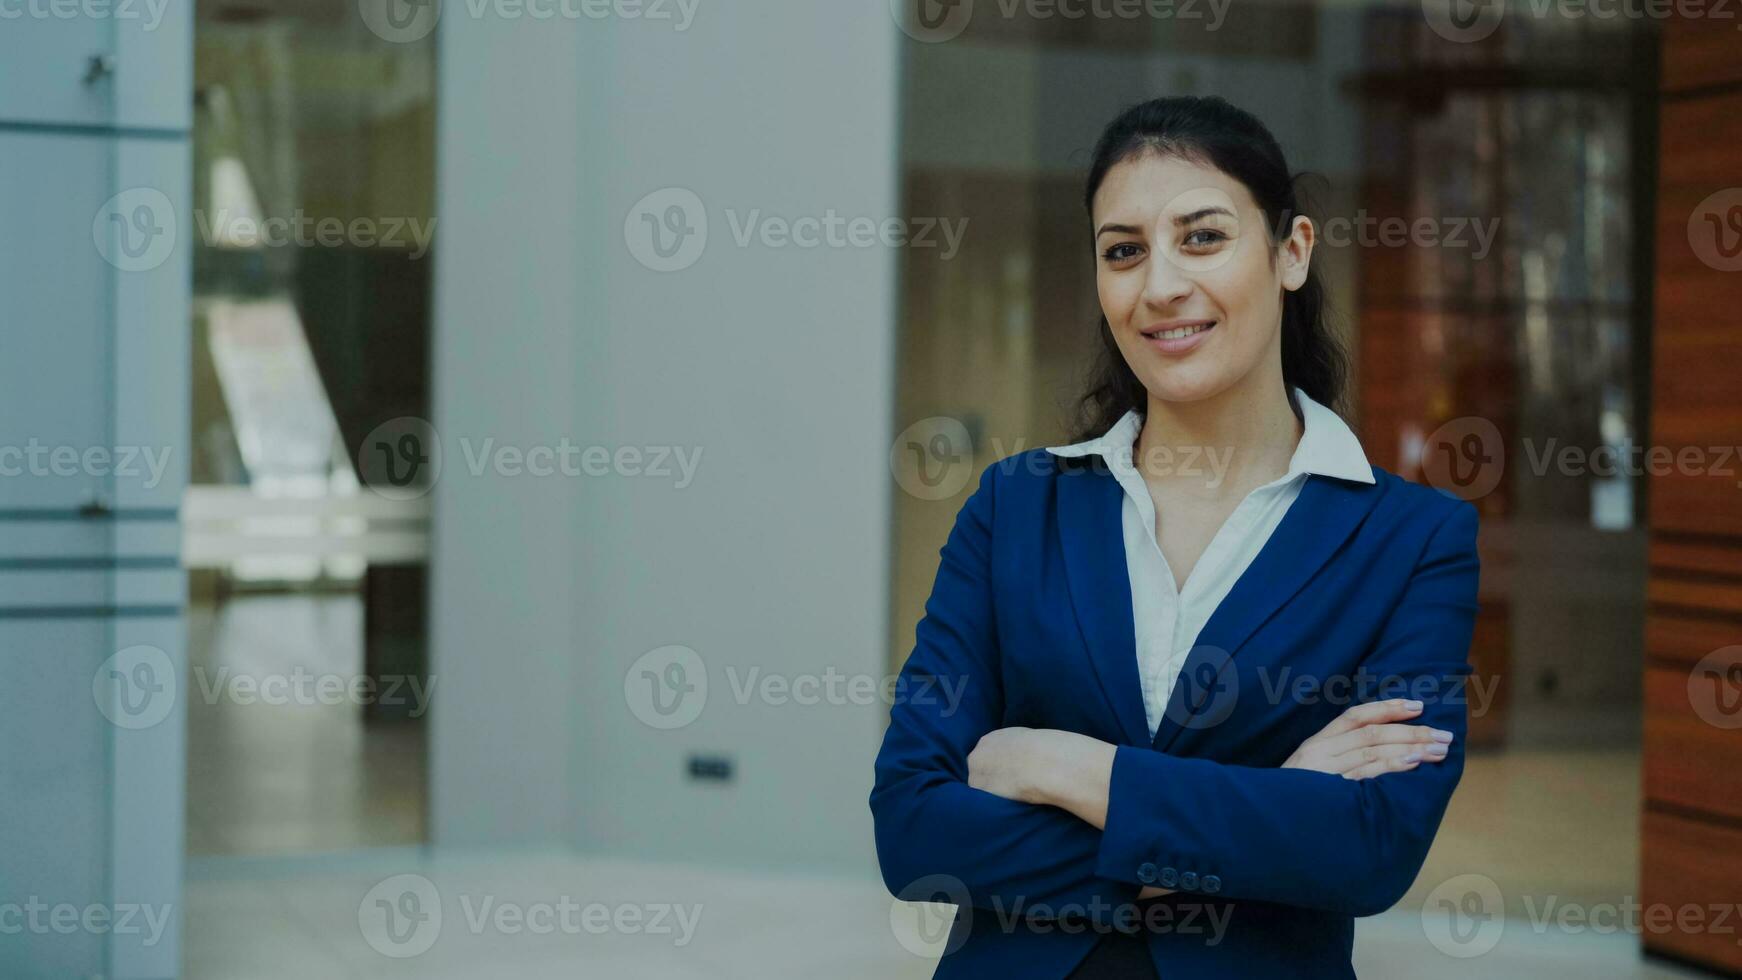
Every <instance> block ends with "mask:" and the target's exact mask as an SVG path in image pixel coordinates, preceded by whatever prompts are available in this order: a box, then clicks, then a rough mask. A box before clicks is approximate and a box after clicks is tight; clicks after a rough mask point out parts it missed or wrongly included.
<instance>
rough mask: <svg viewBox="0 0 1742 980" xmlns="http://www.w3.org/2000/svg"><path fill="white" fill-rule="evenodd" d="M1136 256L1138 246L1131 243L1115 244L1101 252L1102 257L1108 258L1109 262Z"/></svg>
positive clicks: (1122, 260)
mask: <svg viewBox="0 0 1742 980" xmlns="http://www.w3.org/2000/svg"><path fill="white" fill-rule="evenodd" d="M1136 257H1137V246H1135V245H1132V244H1129V243H1126V244H1121V245H1115V246H1113V247H1112V248H1110V249H1108V250H1106V251H1105V252H1102V253H1101V258H1103V259H1106V260H1107V261H1108V262H1124V261H1126V260H1127V259H1133V258H1136Z"/></svg>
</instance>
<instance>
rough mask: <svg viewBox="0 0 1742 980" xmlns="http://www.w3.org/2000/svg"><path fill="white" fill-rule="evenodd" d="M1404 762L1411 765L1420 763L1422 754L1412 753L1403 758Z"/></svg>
mask: <svg viewBox="0 0 1742 980" xmlns="http://www.w3.org/2000/svg"><path fill="white" fill-rule="evenodd" d="M1403 761H1404V762H1410V763H1415V762H1420V761H1421V753H1420V752H1411V753H1410V754H1408V755H1406V756H1404V757H1403Z"/></svg>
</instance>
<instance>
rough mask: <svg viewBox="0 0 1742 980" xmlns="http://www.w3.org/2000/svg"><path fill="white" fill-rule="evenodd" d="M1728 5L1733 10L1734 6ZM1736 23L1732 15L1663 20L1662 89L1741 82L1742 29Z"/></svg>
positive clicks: (1695, 87)
mask: <svg viewBox="0 0 1742 980" xmlns="http://www.w3.org/2000/svg"><path fill="white" fill-rule="evenodd" d="M1712 9H1713V10H1717V9H1719V8H1718V7H1717V6H1716V5H1714V6H1713V7H1712ZM1729 9H1730V10H1731V11H1732V13H1734V8H1729ZM1735 23H1736V22H1735V20H1734V19H1731V20H1713V19H1708V20H1681V19H1679V18H1671V19H1669V20H1668V21H1666V22H1665V23H1664V29H1663V78H1662V86H1663V90H1664V91H1665V92H1685V91H1688V90H1691V89H1702V88H1709V87H1712V86H1715V85H1734V84H1737V83H1739V82H1742V31H1736V30H1734V29H1733V27H1734V25H1735ZM1714 24H1716V25H1717V27H1716V29H1714Z"/></svg>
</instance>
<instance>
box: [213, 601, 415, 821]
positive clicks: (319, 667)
mask: <svg viewBox="0 0 1742 980" xmlns="http://www.w3.org/2000/svg"><path fill="white" fill-rule="evenodd" d="M188 634H189V637H188V638H189V643H188V660H189V672H190V676H189V680H188V689H189V694H190V697H189V698H188V782H187V793H188V796H187V822H188V853H189V854H193V855H205V854H296V853H308V852H323V851H342V850H351V849H355V848H365V847H394V846H408V845H414V844H418V843H421V842H422V841H423V835H424V792H425V791H424V774H425V772H426V771H427V769H428V766H427V765H426V763H425V758H424V726H423V724H422V723H421V722H420V721H403V722H384V723H370V724H365V722H364V720H363V712H362V710H361V708H359V707H358V706H357V705H356V704H354V703H344V704H330V703H322V702H323V700H331V699H323V697H320V696H314V697H306V698H305V697H301V696H298V697H295V698H293V697H290V696H287V695H285V694H283V693H280V694H279V695H278V696H277V700H279V701H290V702H292V703H277V704H273V703H266V702H265V701H264V700H263V699H262V698H261V697H260V696H257V695H252V694H249V695H245V696H244V697H241V698H238V697H233V696H230V694H229V693H228V692H230V691H233V690H236V688H235V687H234V684H235V682H236V681H237V680H238V679H242V680H244V681H245V682H247V683H250V684H252V685H257V686H258V685H262V684H264V683H268V682H269V681H268V679H274V678H284V679H286V680H292V679H296V678H300V677H308V678H317V677H328V676H331V677H335V678H339V679H345V680H348V679H350V678H354V677H356V676H357V675H358V674H359V672H360V671H361V670H362V664H363V603H362V600H361V599H360V598H359V597H358V596H356V595H349V594H301V595H256V596H244V597H238V598H234V599H231V600H230V601H228V602H225V603H223V604H221V605H218V606H212V605H206V604H195V605H192V606H190V607H189V609H188ZM286 680H279V681H277V683H279V684H281V685H282V684H285V683H286ZM294 682H295V683H300V684H305V687H304V688H303V690H304V691H305V692H316V689H315V688H314V686H313V684H314V682H313V681H312V680H309V681H307V682H304V681H301V680H295V681H294ZM261 690H263V691H264V690H267V689H266V688H264V687H263V688H261ZM276 690H278V691H280V692H283V691H286V690H289V689H288V688H283V687H281V688H277V689H276ZM298 701H304V702H308V701H312V702H313V703H297V702H298Z"/></svg>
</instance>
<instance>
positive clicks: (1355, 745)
mask: <svg viewBox="0 0 1742 980" xmlns="http://www.w3.org/2000/svg"><path fill="white" fill-rule="evenodd" d="M1419 714H1421V702H1420V701H1406V700H1402V699H1394V700H1390V701H1372V702H1369V703H1367V704H1358V705H1355V706H1354V707H1353V708H1350V709H1349V710H1347V711H1345V712H1343V713H1342V714H1340V715H1338V716H1337V717H1336V719H1335V720H1334V721H1332V722H1331V723H1330V724H1329V725H1326V726H1325V727H1324V728H1323V729H1321V730H1320V731H1319V733H1318V734H1317V735H1314V736H1313V737H1311V738H1309V739H1307V740H1306V741H1304V742H1302V743H1300V748H1298V749H1295V750H1294V754H1293V755H1291V756H1289V757H1288V761H1287V762H1284V763H1283V764H1282V768H1284V769H1311V770H1314V771H1315V772H1325V773H1330V774H1332V775H1336V776H1342V777H1343V778H1344V779H1372V778H1373V777H1374V776H1380V775H1384V774H1385V773H1388V772H1404V771H1406V770H1409V769H1414V768H1415V767H1416V766H1418V765H1420V764H1421V763H1423V762H1439V761H1440V760H1442V759H1444V758H1445V757H1446V749H1447V746H1448V745H1449V744H1450V743H1451V741H1452V733H1451V732H1448V731H1442V730H1440V729H1437V728H1431V727H1429V726H1427V725H1406V724H1401V722H1403V721H1406V720H1407V719H1410V718H1414V717H1415V716H1416V715H1419Z"/></svg>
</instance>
